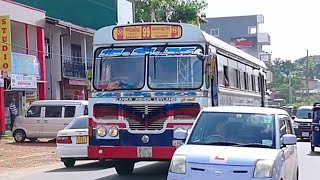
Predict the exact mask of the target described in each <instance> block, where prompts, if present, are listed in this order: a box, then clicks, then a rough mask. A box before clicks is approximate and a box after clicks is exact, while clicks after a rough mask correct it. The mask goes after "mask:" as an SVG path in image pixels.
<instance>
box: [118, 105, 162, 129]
mask: <svg viewBox="0 0 320 180" xmlns="http://www.w3.org/2000/svg"><path fill="white" fill-rule="evenodd" d="M167 112H168V109H167V106H166V105H125V106H124V114H125V115H124V116H125V119H126V120H127V121H128V123H129V128H130V129H131V130H161V129H162V128H163V124H164V122H165V120H166V119H167V118H168V113H167Z"/></svg>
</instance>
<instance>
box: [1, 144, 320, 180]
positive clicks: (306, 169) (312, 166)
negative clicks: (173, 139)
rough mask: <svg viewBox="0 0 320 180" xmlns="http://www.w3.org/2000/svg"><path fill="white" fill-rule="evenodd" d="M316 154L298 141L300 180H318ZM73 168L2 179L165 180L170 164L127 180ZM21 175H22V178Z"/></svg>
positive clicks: (144, 168)
mask: <svg viewBox="0 0 320 180" xmlns="http://www.w3.org/2000/svg"><path fill="white" fill-rule="evenodd" d="M316 150H318V151H319V153H310V143H309V142H299V143H298V151H299V164H300V180H317V179H319V178H317V177H316V175H317V174H318V169H319V162H320V148H319V149H316ZM77 164H78V165H76V166H75V167H74V168H71V169H67V168H64V166H63V164H62V163H61V164H60V163H59V164H53V165H50V166H45V167H41V168H37V169H34V168H33V169H29V170H28V169H26V170H23V171H20V172H15V173H8V175H7V176H6V178H5V177H3V176H2V178H1V176H0V180H2V179H8V180H11V179H23V180H37V179H41V180H43V179H45V180H56V179H71V180H72V179H79V180H87V179H90V180H92V179H93V180H109V179H110V180H140V179H146V180H148V179H151V180H165V179H166V176H167V169H168V167H169V163H164V162H139V163H137V164H136V166H135V170H134V174H133V175H132V176H127V177H119V176H118V175H117V174H116V171H115V169H114V168H113V167H112V165H111V164H112V163H110V162H104V163H97V162H90V163H88V162H79V163H77ZM22 174H23V176H21V175H22Z"/></svg>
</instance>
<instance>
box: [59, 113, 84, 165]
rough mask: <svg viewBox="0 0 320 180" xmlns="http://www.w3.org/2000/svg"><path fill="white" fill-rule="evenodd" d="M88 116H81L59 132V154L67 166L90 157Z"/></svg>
mask: <svg viewBox="0 0 320 180" xmlns="http://www.w3.org/2000/svg"><path fill="white" fill-rule="evenodd" d="M88 138H89V137H88V116H79V117H77V118H75V119H74V120H72V121H71V122H70V123H69V124H68V126H67V127H66V128H65V129H63V130H61V131H59V132H58V134H57V140H56V142H57V148H56V150H57V154H58V156H59V158H61V161H62V162H63V163H64V165H65V166H66V167H73V166H74V164H75V162H76V160H87V157H88V143H89V142H88V141H89V139H88Z"/></svg>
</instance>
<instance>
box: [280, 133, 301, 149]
mask: <svg viewBox="0 0 320 180" xmlns="http://www.w3.org/2000/svg"><path fill="white" fill-rule="evenodd" d="M282 144H283V145H284V146H286V145H295V144H297V136H296V135H294V134H285V135H283V136H282Z"/></svg>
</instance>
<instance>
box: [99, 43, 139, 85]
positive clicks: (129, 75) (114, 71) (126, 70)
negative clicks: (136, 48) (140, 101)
mask: <svg viewBox="0 0 320 180" xmlns="http://www.w3.org/2000/svg"><path fill="white" fill-rule="evenodd" d="M122 49H124V48H122ZM119 52H123V51H118V50H117V49H112V50H111V51H109V52H108V54H106V55H104V56H101V53H103V51H102V52H101V53H100V55H99V56H100V57H99V56H98V57H97V58H96V59H95V70H94V72H95V74H94V81H93V85H94V87H95V89H98V90H103V89H104V90H115V89H118V90H119V89H141V88H143V86H144V79H145V78H144V74H145V73H144V72H145V71H144V68H145V57H144V55H131V56H123V55H122V54H118V55H116V53H119ZM112 53H113V54H114V55H111V56H110V54H112Z"/></svg>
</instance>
